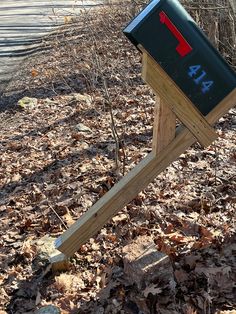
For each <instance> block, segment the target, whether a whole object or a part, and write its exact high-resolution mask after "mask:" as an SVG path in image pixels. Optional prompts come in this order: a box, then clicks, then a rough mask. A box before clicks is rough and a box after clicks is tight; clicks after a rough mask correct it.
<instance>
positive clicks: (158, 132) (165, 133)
mask: <svg viewBox="0 0 236 314" xmlns="http://www.w3.org/2000/svg"><path fill="white" fill-rule="evenodd" d="M175 128H176V116H175V114H174V113H173V111H172V110H171V109H170V107H169V105H168V104H167V103H166V102H165V101H164V100H162V99H161V98H160V97H159V96H156V104H155V108H154V125H153V141H152V151H153V153H154V154H155V155H158V154H159V153H160V152H161V151H162V150H163V149H164V148H165V147H166V146H167V145H168V144H169V143H170V142H171V141H172V140H173V139H174V138H175Z"/></svg>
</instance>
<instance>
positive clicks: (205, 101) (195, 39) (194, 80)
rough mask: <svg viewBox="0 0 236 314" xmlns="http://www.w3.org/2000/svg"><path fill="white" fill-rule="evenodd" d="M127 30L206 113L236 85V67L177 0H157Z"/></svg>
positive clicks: (133, 39) (134, 40)
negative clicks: (182, 51) (180, 48)
mask: <svg viewBox="0 0 236 314" xmlns="http://www.w3.org/2000/svg"><path fill="white" fill-rule="evenodd" d="M162 16H164V17H165V18H166V21H165V22H163V20H162V21H161V19H162ZM124 33H125V35H126V36H127V37H128V38H129V39H130V40H131V42H132V43H133V44H134V45H136V46H137V45H138V44H141V45H142V46H143V47H144V48H145V49H146V50H147V51H148V52H149V53H150V55H151V56H152V57H153V58H154V59H155V60H156V62H158V63H159V65H160V66H161V67H162V68H163V69H164V70H165V71H166V72H167V74H168V75H169V76H170V77H171V78H172V79H173V80H174V81H175V82H176V84H177V85H178V86H179V87H180V88H181V90H182V91H183V92H184V93H185V94H186V95H187V97H188V98H189V99H190V100H191V101H192V102H193V103H194V104H195V106H196V107H197V108H198V109H199V110H200V111H201V112H202V113H203V114H204V115H206V114H207V113H209V112H210V111H211V110H212V109H213V108H214V107H215V106H216V105H217V104H218V103H219V102H220V101H221V100H222V99H223V98H225V97H226V96H227V95H228V94H229V93H230V92H231V91H232V90H233V89H234V88H235V87H236V74H235V73H234V71H233V70H232V69H231V68H230V66H229V65H228V64H227V63H226V61H225V60H224V59H223V58H222V57H221V56H220V54H219V53H218V52H217V50H216V49H215V48H214V47H213V46H212V44H211V43H210V42H209V40H208V39H207V37H206V36H205V35H204V34H203V32H202V31H201V30H200V28H199V27H198V26H197V24H196V23H195V22H194V20H193V19H192V18H191V16H190V15H189V14H188V13H187V12H186V10H185V9H184V8H183V7H182V5H181V4H180V3H179V2H178V1H177V0H153V1H152V2H150V3H149V5H148V6H147V7H146V8H145V9H144V10H143V11H142V12H141V13H139V14H138V16H137V17H136V18H134V19H133V20H132V21H131V22H130V24H129V25H128V26H127V27H126V28H125V29H124ZM181 42H182V43H185V44H186V45H187V46H189V47H190V48H188V53H187V54H185V55H184V56H183V55H181V54H180V51H179V52H178V48H177V47H178V46H180V43H181Z"/></svg>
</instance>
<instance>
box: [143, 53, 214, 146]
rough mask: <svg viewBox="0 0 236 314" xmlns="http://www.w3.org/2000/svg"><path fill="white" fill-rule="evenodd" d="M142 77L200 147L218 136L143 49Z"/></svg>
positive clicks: (208, 143)
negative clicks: (167, 105)
mask: <svg viewBox="0 0 236 314" xmlns="http://www.w3.org/2000/svg"><path fill="white" fill-rule="evenodd" d="M141 49H142V50H143V67H142V77H143V79H144V81H145V82H146V83H147V84H148V85H149V86H150V87H151V88H152V89H153V90H154V92H155V93H156V94H158V95H159V96H160V97H161V98H162V99H163V100H164V101H165V102H166V104H169V106H170V108H171V110H172V111H173V112H174V113H175V114H176V116H177V117H178V119H179V120H180V121H181V122H182V123H183V124H184V125H185V126H186V127H187V128H188V129H189V131H190V132H192V134H193V135H194V136H195V137H196V139H197V140H198V141H199V142H200V143H201V145H202V146H208V145H210V144H211V143H212V142H213V141H214V140H215V139H216V138H217V137H218V135H217V134H216V132H215V131H214V129H213V128H212V127H211V126H210V125H209V123H208V122H207V121H206V119H205V117H204V116H203V115H202V114H201V113H200V111H198V109H197V108H196V107H195V106H194V105H193V103H192V102H191V101H190V100H189V99H188V98H187V97H186V95H185V94H184V93H183V92H182V91H181V90H180V88H179V87H178V86H177V85H176V84H175V83H174V81H173V80H172V79H171V78H170V77H169V76H168V75H167V74H166V72H165V71H164V70H163V69H162V68H161V67H160V66H159V65H158V63H156V61H155V60H154V59H153V58H152V57H151V56H150V55H149V54H148V53H147V52H146V51H145V50H144V49H143V48H141Z"/></svg>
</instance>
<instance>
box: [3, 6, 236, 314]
mask: <svg viewBox="0 0 236 314" xmlns="http://www.w3.org/2000/svg"><path fill="white" fill-rule="evenodd" d="M127 11H128V10H127ZM130 18H131V16H129V14H128V13H127V12H126V13H124V12H123V7H121V6H117V7H113V9H112V10H111V9H104V10H102V11H101V12H99V14H97V13H94V12H91V13H89V14H87V13H84V14H83V15H82V16H81V18H80V21H79V22H78V23H76V24H75V25H71V26H70V27H69V28H68V27H67V28H65V30H64V32H62V33H59V34H56V35H55V36H54V37H52V38H48V39H47V40H48V41H50V42H52V43H53V46H54V47H53V49H52V50H50V51H49V52H45V53H44V54H42V55H39V56H38V57H37V58H34V59H31V60H30V61H28V62H26V63H25V64H24V65H23V67H22V71H21V74H20V76H19V78H18V79H17V78H15V80H14V81H13V83H11V86H10V88H9V92H8V93H6V94H5V95H4V96H3V98H2V99H4V101H5V103H7V102H8V104H9V105H11V106H8V107H7V108H6V109H4V108H3V109H2V112H1V117H0V126H1V133H0V150H1V159H0V184H1V190H0V217H1V229H0V235H1V237H0V265H1V269H0V285H1V288H0V289H1V290H0V305H1V308H0V309H1V310H2V311H0V313H5V312H6V313H14V314H17V313H34V311H35V310H36V309H37V308H40V307H42V306H44V305H47V304H53V305H56V306H58V307H59V308H60V309H61V312H62V313H64V314H66V313H108V314H110V313H124V314H126V313H134V314H135V313H137V314H138V313H139V314H141V313H145V314H146V313H165V314H166V313H170V314H171V313H184V314H194V313H235V311H233V310H235V309H236V285H235V283H236V243H235V240H236V236H235V222H236V221H235V217H236V215H235V208H236V205H235V201H236V195H235V188H236V180H235V169H236V164H235V162H236V150H235V143H236V139H235V128H236V111H235V109H232V110H231V111H230V113H229V114H227V115H226V116H225V117H223V118H221V119H220V121H219V123H218V124H217V126H216V129H217V132H218V134H219V138H218V140H217V141H215V142H214V144H213V145H211V146H210V147H208V148H206V149H202V148H201V147H200V146H199V145H198V144H195V145H194V146H192V147H190V148H189V149H188V150H187V151H186V152H185V153H184V154H183V155H181V156H180V158H179V159H178V160H177V161H175V162H174V163H173V164H172V165H170V166H169V167H168V168H167V169H166V170H165V171H164V172H163V173H162V174H161V175H159V176H158V177H157V178H156V179H155V181H154V182H153V183H151V184H149V185H148V187H147V188H146V189H145V190H144V191H143V192H141V193H140V194H139V195H138V196H137V197H136V198H135V199H134V200H133V201H132V202H131V203H130V204H129V205H128V206H127V207H125V208H124V209H123V210H122V211H121V212H119V213H118V214H117V215H116V216H115V217H113V219H112V220H111V221H109V222H108V223H107V224H106V225H105V226H104V228H103V229H102V230H101V231H100V232H99V233H98V234H96V235H95V236H94V238H91V239H90V240H89V241H88V242H87V243H85V244H84V245H83V246H82V247H81V249H80V250H79V251H78V252H77V253H76V254H75V256H74V257H73V258H72V259H71V262H70V269H69V270H67V271H65V272H63V273H54V274H53V273H51V272H50V271H48V269H47V270H46V269H45V267H43V266H42V265H41V264H40V263H38V259H37V253H38V252H37V250H38V248H37V245H36V244H35V241H36V240H37V239H40V238H42V237H43V236H44V235H50V236H52V237H57V236H58V235H60V234H61V233H62V232H63V231H64V230H65V229H66V228H67V227H68V226H69V225H71V224H72V223H73V222H74V221H75V220H76V219H78V218H79V217H80V216H81V214H82V213H84V212H85V211H86V210H87V209H88V208H90V207H91V205H92V204H94V203H95V202H96V201H97V200H98V199H99V198H100V197H101V196H102V195H104V193H106V191H108V190H109V189H110V188H111V187H112V186H113V185H114V184H115V182H117V181H119V179H120V177H121V175H122V172H123V170H124V171H125V173H127V172H128V171H129V169H131V168H132V167H133V166H134V165H136V164H137V163H138V162H139V161H140V160H141V159H142V158H143V157H144V156H145V155H146V154H147V153H149V152H150V151H151V142H152V123H153V107H154V103H155V97H154V95H153V94H152V92H151V91H150V89H149V88H148V86H146V85H145V84H144V82H143V81H142V79H141V75H140V72H141V65H140V55H139V53H138V52H137V51H135V50H134V49H133V47H132V46H131V44H129V42H128V41H127V40H126V39H125V38H124V36H123V35H122V28H123V27H124V26H125V25H126V23H127V21H129V20H130ZM45 45H47V43H46V44H45ZM27 73H28V74H27ZM104 82H105V83H106V84H105V87H104ZM14 88H17V89H18V91H19V92H18V93H12V92H11V91H10V89H14ZM25 95H26V96H30V97H35V98H36V99H37V101H36V105H35V106H34V107H33V108H27V107H24V108H22V107H20V106H19V105H18V106H17V105H16V103H17V100H19V98H21V97H22V96H25ZM111 107H112V111H113V116H114V120H115V125H116V129H117V132H118V135H119V147H120V148H119V154H118V155H119V169H116V163H115V156H116V154H115V151H116V143H115V141H114V138H113V135H112V131H111ZM144 235H148V236H152V237H153V239H154V241H155V243H156V246H157V249H158V250H159V251H162V252H164V253H166V254H168V255H169V257H170V259H171V263H172V267H173V272H174V279H175V286H174V287H172V289H171V291H170V287H169V286H167V285H165V283H163V282H152V283H150V282H149V283H147V287H146V288H145V289H144V290H140V289H138V288H137V287H136V286H135V284H134V285H130V284H129V278H128V275H127V274H124V269H123V257H124V253H123V247H124V246H125V245H127V244H130V243H131V242H132V241H133V240H134V239H137V238H138V237H139V236H144Z"/></svg>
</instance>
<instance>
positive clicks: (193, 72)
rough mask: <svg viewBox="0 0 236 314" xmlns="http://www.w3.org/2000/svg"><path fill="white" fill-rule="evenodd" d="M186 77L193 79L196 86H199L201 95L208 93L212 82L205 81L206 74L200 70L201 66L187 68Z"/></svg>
mask: <svg viewBox="0 0 236 314" xmlns="http://www.w3.org/2000/svg"><path fill="white" fill-rule="evenodd" d="M188 75H189V76H190V77H192V78H194V79H193V81H194V83H195V84H196V85H199V84H201V90H202V93H203V94H205V93H207V92H209V90H210V88H211V86H212V85H213V84H214V81H205V80H204V79H205V77H206V75H207V73H206V72H205V71H204V70H202V67H201V65H191V66H189V71H188Z"/></svg>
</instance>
